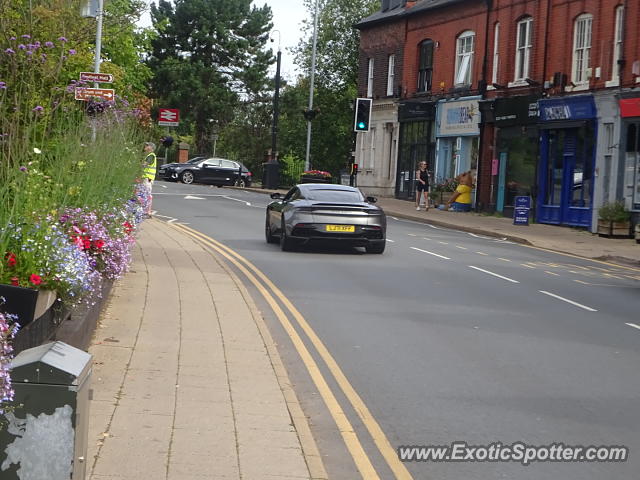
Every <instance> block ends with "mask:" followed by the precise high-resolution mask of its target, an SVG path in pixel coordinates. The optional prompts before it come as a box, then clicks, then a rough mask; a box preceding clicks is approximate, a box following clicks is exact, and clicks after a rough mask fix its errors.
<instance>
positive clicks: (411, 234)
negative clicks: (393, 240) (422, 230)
mask: <svg viewBox="0 0 640 480" xmlns="http://www.w3.org/2000/svg"><path fill="white" fill-rule="evenodd" d="M407 235H409V236H410V237H417V235H416V234H415V233H407Z"/></svg>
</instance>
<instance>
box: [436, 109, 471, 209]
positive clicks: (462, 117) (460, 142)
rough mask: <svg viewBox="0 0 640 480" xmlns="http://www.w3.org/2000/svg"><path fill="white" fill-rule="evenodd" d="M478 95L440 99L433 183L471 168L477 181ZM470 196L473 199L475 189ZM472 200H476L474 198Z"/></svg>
mask: <svg viewBox="0 0 640 480" xmlns="http://www.w3.org/2000/svg"><path fill="white" fill-rule="evenodd" d="M480 98H481V97H466V98H461V99H459V100H441V101H439V102H438V108H437V115H436V165H435V170H434V177H435V181H436V183H440V182H443V181H446V180H447V179H450V178H454V177H456V176H457V175H459V174H461V173H463V172H466V171H469V170H471V174H472V175H473V178H474V181H477V170H478V156H479V155H478V148H479V143H480V109H479V103H478V100H479V99H480ZM473 198H474V199H475V192H474V196H473ZM474 203H475V201H474Z"/></svg>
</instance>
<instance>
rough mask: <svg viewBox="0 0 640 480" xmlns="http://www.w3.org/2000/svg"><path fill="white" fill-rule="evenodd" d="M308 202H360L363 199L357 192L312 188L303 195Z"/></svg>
mask: <svg viewBox="0 0 640 480" xmlns="http://www.w3.org/2000/svg"><path fill="white" fill-rule="evenodd" d="M304 196H305V198H307V199H308V200H316V201H320V202H341V203H342V202H346V203H351V202H362V201H364V198H362V195H361V194H360V192H358V191H357V190H339V189H336V188H314V189H309V190H307V191H306V192H305V193H304Z"/></svg>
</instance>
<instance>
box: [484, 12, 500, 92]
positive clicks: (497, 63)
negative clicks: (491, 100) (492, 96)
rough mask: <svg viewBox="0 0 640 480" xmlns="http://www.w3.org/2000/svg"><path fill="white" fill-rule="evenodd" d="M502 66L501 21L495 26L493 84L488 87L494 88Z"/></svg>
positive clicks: (492, 67)
mask: <svg viewBox="0 0 640 480" xmlns="http://www.w3.org/2000/svg"><path fill="white" fill-rule="evenodd" d="M499 68H500V22H498V23H496V24H495V26H494V27H493V65H492V66H491V69H492V70H491V85H489V86H488V87H487V88H488V89H489V90H493V89H494V88H495V87H494V86H493V84H494V83H498V72H499Z"/></svg>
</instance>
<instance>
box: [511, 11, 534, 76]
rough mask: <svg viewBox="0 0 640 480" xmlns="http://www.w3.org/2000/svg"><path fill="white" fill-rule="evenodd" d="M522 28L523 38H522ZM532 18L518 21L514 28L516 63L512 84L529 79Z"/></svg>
mask: <svg viewBox="0 0 640 480" xmlns="http://www.w3.org/2000/svg"><path fill="white" fill-rule="evenodd" d="M523 28H524V38H523ZM532 28H533V18H532V17H526V18H523V19H522V20H520V21H519V22H518V24H517V28H516V63H515V69H514V75H513V80H514V83H520V84H523V83H525V80H526V79H527V78H529V70H530V68H531V49H532V47H533V42H532V40H531V38H532V36H533V35H532Z"/></svg>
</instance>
